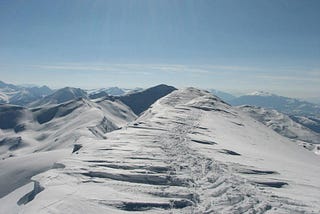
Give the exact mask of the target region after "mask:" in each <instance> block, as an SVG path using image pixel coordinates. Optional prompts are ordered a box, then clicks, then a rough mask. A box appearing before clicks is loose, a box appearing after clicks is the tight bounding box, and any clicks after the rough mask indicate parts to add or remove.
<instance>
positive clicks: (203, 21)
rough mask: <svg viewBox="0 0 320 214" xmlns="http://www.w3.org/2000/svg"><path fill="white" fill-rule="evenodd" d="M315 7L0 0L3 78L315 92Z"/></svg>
mask: <svg viewBox="0 0 320 214" xmlns="http://www.w3.org/2000/svg"><path fill="white" fill-rule="evenodd" d="M319 11H320V1H318V0H308V1H302V0H258V1H257V0H241V1H238V0H208V1H205V0H194V1H190V0H184V1H183V0H170V1H169V0H126V1H124V0H114V1H110V0H68V1H65V0H54V1H52V0H37V1H35V0H1V1H0V75H1V78H0V79H1V80H3V81H7V82H11V83H34V84H40V85H42V84H47V85H49V86H51V87H62V86H67V85H68V86H76V87H85V88H96V87H106V86H114V85H118V86H122V87H135V86H141V87H148V86H152V85H155V84H159V83H166V84H171V85H175V86H177V87H184V86H196V87H201V88H216V89H220V90H225V91H229V92H233V93H246V92H250V91H253V90H265V91H270V92H273V93H278V94H281V95H287V96H293V97H317V96H318V93H319V91H320V23H319V20H320V13H319Z"/></svg>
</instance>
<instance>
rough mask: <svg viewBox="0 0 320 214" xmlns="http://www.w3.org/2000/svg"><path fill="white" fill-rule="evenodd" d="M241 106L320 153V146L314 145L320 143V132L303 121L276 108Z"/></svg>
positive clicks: (260, 119)
mask: <svg viewBox="0 0 320 214" xmlns="http://www.w3.org/2000/svg"><path fill="white" fill-rule="evenodd" d="M239 108H240V109H241V110H242V111H244V112H246V113H247V114H248V115H250V116H251V117H253V118H255V119H256V120H258V121H260V122H262V123H263V124H265V125H266V126H268V127H270V128H272V129H273V130H274V131H276V132H278V133H279V134H281V135H282V136H285V137H288V138H290V139H292V140H293V141H295V142H298V143H300V144H302V145H303V146H304V147H307V148H308V149H310V150H315V152H319V153H320V151H318V150H320V146H318V145H314V144H320V134H319V133H317V132H314V131H312V130H311V129H309V128H307V127H306V126H303V125H302V124H301V123H298V122H295V121H294V120H292V119H291V118H290V117H289V116H287V115H285V114H283V113H280V112H278V111H276V110H270V109H264V108H261V107H254V106H248V105H246V106H240V107H239ZM318 148H319V149H318Z"/></svg>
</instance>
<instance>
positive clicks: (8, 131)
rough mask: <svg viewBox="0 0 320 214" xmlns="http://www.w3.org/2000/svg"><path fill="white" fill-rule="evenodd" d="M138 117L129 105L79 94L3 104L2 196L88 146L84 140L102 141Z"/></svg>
mask: <svg viewBox="0 0 320 214" xmlns="http://www.w3.org/2000/svg"><path fill="white" fill-rule="evenodd" d="M135 118H136V116H135V114H134V113H133V112H132V111H131V109H130V108H129V107H127V106H126V105H124V104H123V103H121V102H119V101H110V100H96V101H95V102H93V101H89V100H86V99H83V98H79V99H77V100H73V101H70V102H66V103H62V104H59V105H53V106H47V107H41V108H35V109H27V108H23V107H19V106H11V105H3V106H0V158H1V159H2V160H1V162H0V168H1V172H0V197H2V196H4V195H6V194H7V193H9V192H10V191H12V190H14V189H15V188H17V187H20V186H21V185H24V184H25V183H27V182H29V179H30V178H31V177H32V176H33V175H35V174H37V173H39V172H41V171H45V170H47V169H48V168H50V167H52V165H53V163H54V162H56V161H57V160H60V159H61V158H62V157H66V156H67V155H70V154H71V153H72V151H75V150H76V149H77V148H80V147H81V146H83V145H82V141H81V138H84V137H85V138H86V139H91V138H92V139H102V138H104V134H105V133H106V132H110V131H113V130H115V129H118V128H120V127H121V126H123V125H125V124H126V123H127V122H129V121H132V120H134V119H135ZM86 143H90V142H86ZM12 177H13V178H15V179H10V178H12ZM0 210H1V209H0Z"/></svg>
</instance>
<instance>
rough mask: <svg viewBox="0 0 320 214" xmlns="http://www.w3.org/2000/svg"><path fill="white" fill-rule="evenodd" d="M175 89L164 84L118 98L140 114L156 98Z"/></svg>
mask: <svg viewBox="0 0 320 214" xmlns="http://www.w3.org/2000/svg"><path fill="white" fill-rule="evenodd" d="M174 90H176V88H174V87H172V86H168V85H164V84H162V85H157V86H154V87H151V88H148V89H146V90H143V91H138V92H131V93H129V94H126V95H124V96H120V97H119V98H118V99H119V100H121V101H122V102H123V103H124V104H126V105H127V106H129V107H130V108H131V109H132V111H133V112H134V113H135V114H136V115H139V114H141V113H142V112H143V111H145V110H146V109H147V108H149V106H150V105H151V104H153V103H154V102H155V101H156V100H158V99H159V98H161V97H163V96H165V95H167V94H169V93H171V92H172V91H174Z"/></svg>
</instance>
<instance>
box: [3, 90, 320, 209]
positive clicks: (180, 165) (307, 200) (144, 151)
mask: <svg viewBox="0 0 320 214" xmlns="http://www.w3.org/2000/svg"><path fill="white" fill-rule="evenodd" d="M105 138H106V139H100V140H96V139H92V138H85V137H84V138H81V139H80V140H79V143H81V144H82V145H83V147H82V148H81V149H80V150H78V151H77V152H76V153H74V154H73V155H72V156H71V157H70V158H66V159H64V160H63V161H61V162H60V163H59V166H60V167H56V168H55V169H51V170H49V171H46V172H45V173H42V174H39V175H37V176H35V177H33V178H32V179H33V180H34V181H35V182H34V184H33V185H30V184H28V185H26V186H23V187H21V188H19V189H17V190H16V191H14V192H12V193H10V194H9V195H7V196H5V197H3V198H1V199H0V209H1V210H2V211H4V212H7V211H15V212H19V211H20V212H23V213H61V212H64V213H126V212H127V211H140V212H146V213H171V212H173V213H265V212H270V213H319V212H320V205H319V204H320V203H319V202H320V201H319V195H320V183H319V177H320V167H319V164H318V163H319V157H318V156H316V155H314V154H313V153H310V152H309V151H307V150H305V149H303V148H301V147H299V146H297V145H295V144H293V143H292V142H291V141H290V140H288V139H287V138H285V137H282V136H281V135H279V134H277V133H275V132H274V131H273V130H271V129H269V128H268V127H266V126H265V125H263V124H262V123H260V122H258V121H256V120H254V119H253V118H251V117H250V116H248V115H247V114H246V113H244V112H242V111H240V110H239V109H237V108H233V107H231V106H229V105H228V104H226V103H224V102H222V101H221V100H220V99H219V98H217V97H214V96H213V95H211V94H210V93H209V92H205V91H200V90H197V89H194V88H187V89H181V90H177V91H174V92H172V93H170V94H169V95H167V96H165V97H163V98H162V99H160V100H158V101H157V102H156V103H154V104H153V105H152V106H151V108H150V109H148V110H147V111H145V112H144V114H142V115H141V116H140V117H139V118H138V119H137V120H136V121H134V122H132V123H131V124H130V125H128V126H126V127H125V128H122V129H120V130H117V131H114V132H111V133H109V134H106V135H105ZM28 194H29V195H30V194H31V195H32V197H27V196H28ZM8 209H10V210H8Z"/></svg>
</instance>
